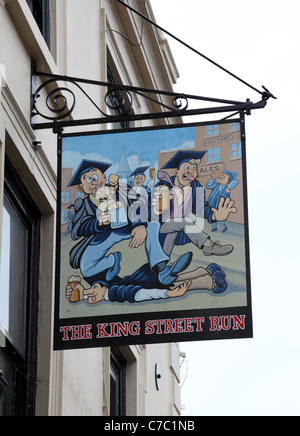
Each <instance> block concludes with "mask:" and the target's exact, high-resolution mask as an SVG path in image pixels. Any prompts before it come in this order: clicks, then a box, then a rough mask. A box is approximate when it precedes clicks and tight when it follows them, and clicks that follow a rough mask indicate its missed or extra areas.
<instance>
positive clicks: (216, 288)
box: [65, 264, 227, 304]
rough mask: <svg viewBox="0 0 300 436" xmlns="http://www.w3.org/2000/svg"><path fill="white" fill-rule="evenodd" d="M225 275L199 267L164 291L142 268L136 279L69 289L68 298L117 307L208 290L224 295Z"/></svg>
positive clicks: (216, 267) (145, 267)
mask: <svg viewBox="0 0 300 436" xmlns="http://www.w3.org/2000/svg"><path fill="white" fill-rule="evenodd" d="M225 277H226V275H225V273H224V271H222V270H221V268H220V266H219V265H217V264H210V265H209V266H208V267H207V268H202V267H199V268H197V269H195V270H194V271H190V272H186V273H182V274H179V275H178V277H177V278H176V281H175V282H174V283H173V284H172V285H171V286H168V287H163V286H162V285H161V284H160V283H159V282H157V279H156V277H155V274H154V273H153V272H152V271H151V270H150V269H149V266H148V265H143V266H142V267H141V268H139V269H138V270H137V271H136V272H135V273H134V274H133V275H131V276H128V277H124V278H123V279H121V278H119V277H116V278H115V279H114V280H112V282H111V283H107V282H104V281H102V282H97V283H95V284H94V285H93V286H91V287H90V288H88V289H84V287H83V286H82V285H81V284H77V285H76V287H75V288H72V287H71V286H69V285H68V286H67V287H66V294H65V296H66V298H67V299H68V300H69V299H70V298H71V295H72V293H73V292H74V291H75V292H79V295H80V297H79V301H81V302H82V301H86V302H87V303H88V304H96V303H101V302H102V301H110V302H114V303H115V302H117V303H124V302H128V303H141V302H145V301H151V300H166V299H170V298H179V297H182V296H183V295H185V293H186V292H187V291H188V290H198V291H199V290H209V291H212V292H213V293H215V294H222V293H224V292H225V291H226V289H227V282H226V280H225Z"/></svg>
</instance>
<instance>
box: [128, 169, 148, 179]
mask: <svg viewBox="0 0 300 436" xmlns="http://www.w3.org/2000/svg"><path fill="white" fill-rule="evenodd" d="M148 168H150V167H139V168H137V169H136V170H134V171H133V172H132V173H131V174H130V176H129V177H133V176H138V175H139V174H142V175H143V176H144V175H145V174H144V173H145V171H147V169H148Z"/></svg>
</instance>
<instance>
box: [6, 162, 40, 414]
mask: <svg viewBox="0 0 300 436" xmlns="http://www.w3.org/2000/svg"><path fill="white" fill-rule="evenodd" d="M4 195H5V197H6V199H7V200H8V201H9V202H10V205H11V206H12V207H13V208H14V210H15V212H16V214H18V216H19V217H20V219H21V221H22V222H23V223H24V226H26V229H27V244H26V256H27V269H28V271H27V274H26V283H25V286H26V293H25V299H26V301H25V302H24V327H23V329H24V344H25V345H24V350H23V352H22V350H20V349H18V347H17V346H16V344H14V341H13V340H12V338H11V337H10V336H9V333H7V334H6V347H3V348H0V353H1V356H2V359H4V361H7V362H10V365H13V368H14V370H13V376H14V379H13V388H12V392H13V396H12V398H11V399H10V403H11V407H10V408H9V410H6V411H5V413H6V414H7V415H8V416H34V415H35V397H36V383H37V323H38V277H39V255H40V219H41V214H40V211H39V210H38V208H37V206H36V205H35V203H34V202H33V200H32V198H31V197H30V195H29V193H28V191H27V189H26V188H25V186H24V185H23V183H22V181H21V179H20V178H19V177H18V174H17V172H16V170H15V169H14V167H13V165H12V164H11V162H10V161H9V160H8V159H7V158H6V160H5V176H4ZM3 376H4V377H5V374H3ZM6 381H7V382H8V383H11V380H6ZM5 416H6V415H5Z"/></svg>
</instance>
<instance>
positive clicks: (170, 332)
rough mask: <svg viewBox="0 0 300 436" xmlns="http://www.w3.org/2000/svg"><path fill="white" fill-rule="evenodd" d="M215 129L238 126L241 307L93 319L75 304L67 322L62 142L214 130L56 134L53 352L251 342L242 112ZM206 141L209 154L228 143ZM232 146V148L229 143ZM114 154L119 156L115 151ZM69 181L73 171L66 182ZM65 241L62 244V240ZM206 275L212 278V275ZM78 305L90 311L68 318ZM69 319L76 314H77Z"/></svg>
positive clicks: (219, 138) (219, 139)
mask: <svg viewBox="0 0 300 436" xmlns="http://www.w3.org/2000/svg"><path fill="white" fill-rule="evenodd" d="M217 123H218V125H219V126H220V127H221V126H227V127H228V126H234V125H236V126H239V135H240V136H239V141H238V142H239V145H238V146H237V150H236V151H237V153H240V154H241V155H242V158H241V159H240V165H241V173H242V174H240V184H241V185H242V193H243V195H242V204H241V205H240V206H241V207H242V208H243V234H244V237H243V244H242V252H243V253H242V254H243V256H244V259H245V270H244V271H243V274H244V278H243V282H244V283H245V289H244V290H243V292H245V303H244V304H243V305H233V306H230V307H222V306H219V307H209V308H201V309H199V308H195V309H194V308H189V309H185V308H183V309H181V308H180V305H179V306H178V307H177V310H174V309H172V310H164V311H160V310H158V311H150V312H147V311H146V310H144V311H142V312H140V313H134V312H133V313H132V312H130V311H128V309H127V311H125V313H118V314H111V313H108V314H105V315H103V314H102V315H95V316H93V310H92V309H93V307H96V306H93V304H90V305H89V304H88V303H86V302H84V301H80V302H78V303H73V304H70V312H69V313H68V314H67V316H62V304H64V303H62V301H64V299H65V298H66V297H65V295H64V293H65V290H64V289H63V288H62V286H61V275H62V270H64V268H63V267H62V242H64V241H63V238H64V234H63V233H62V231H61V227H62V224H61V221H62V212H63V207H62V205H63V203H67V202H66V201H63V200H68V199H67V198H66V197H65V193H64V192H65V191H64V189H63V188H64V186H63V185H64V183H65V182H64V181H63V177H62V168H63V167H62V165H63V153H64V142H65V141H67V140H68V141H71V140H72V138H81V139H82V140H83V139H84V138H91V137H93V138H95V137H96V136H97V137H99V138H104V136H103V135H106V138H113V136H111V135H135V134H138V135H140V134H143V133H145V134H147V135H149V134H150V135H151V133H152V132H171V130H172V131H175V130H176V129H204V128H206V126H211V127H212V128H213V126H214V125H216V122H215V121H214V122H211V123H210V122H202V123H193V124H180V125H170V126H162V127H149V128H140V129H128V130H124V131H122V132H120V130H111V131H100V132H95V131H93V132H83V133H80V134H78V133H68V134H59V135H58V200H57V238H56V241H57V242H56V274H55V280H56V286H55V288H56V290H55V322H54V350H64V349H77V348H93V347H109V346H123V345H137V344H151V343H153V344H154V343H168V342H184V341H201V340H219V339H238V338H252V337H253V327H252V307H251V280H250V254H249V224H248V202H247V174H246V141H245V120H244V114H243V112H240V113H239V116H237V117H236V118H230V119H224V120H222V121H218V122H217ZM178 132H179V130H178ZM233 132H234V134H233V140H234V137H235V136H234V135H235V134H236V133H237V132H235V131H233ZM211 138H212V141H211V142H210V144H212V145H213V146H214V145H215V146H216V147H210V148H217V147H218V146H220V147H221V146H222V144H223V146H224V145H225V144H227V143H228V141H227V142H226V141H225V140H224V141H222V135H215V134H214V132H212V136H211ZM229 140H230V139H229ZM233 143H235V142H234V141H233ZM236 144H237V142H236ZM206 148H207V147H206ZM100 149H101V147H100ZM100 151H101V153H100V154H103V150H102V149H101V150H100ZM125 151H126V149H125ZM175 151H176V150H174V154H175ZM206 151H207V150H206ZM118 152H120V150H119V149H118ZM150 152H151V150H149V153H150ZM213 158H214V157H213ZM131 170H133V168H131ZM73 176H74V168H73V173H72V177H73ZM79 176H80V174H79ZM65 239H67V237H66V238H65ZM68 243H69V241H68ZM217 260H218V259H217ZM209 262H211V264H216V263H217V262H216V257H215V256H212V257H211V258H210V260H209ZM211 273H212V275H213V272H212V271H211ZM74 275H75V273H74ZM214 280H215V279H214ZM215 284H216V283H215ZM226 292H228V289H226V291H225V293H226ZM217 297H218V295H216V298H217ZM187 298H188V297H187ZM221 298H222V296H221ZM66 300H68V299H66ZM96 304H99V303H96ZM104 304H107V305H119V306H121V305H122V304H123V303H111V302H105V303H104ZM137 304H139V303H137ZM142 304H146V303H142ZM165 304H167V303H164V305H165ZM80 305H85V306H88V308H89V309H90V310H89V315H85V316H78V315H75V316H72V315H71V314H72V311H73V308H75V307H77V308H78V307H80ZM126 305H127V306H128V303H126ZM82 307H83V306H82ZM124 307H125V306H124ZM130 307H132V306H130ZM158 307H159V306H158ZM130 310H131V309H130ZM74 313H76V314H77V313H78V310H77V311H75V312H74ZM65 315H66V311H65Z"/></svg>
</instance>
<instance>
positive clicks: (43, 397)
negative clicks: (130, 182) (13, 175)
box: [0, 0, 180, 416]
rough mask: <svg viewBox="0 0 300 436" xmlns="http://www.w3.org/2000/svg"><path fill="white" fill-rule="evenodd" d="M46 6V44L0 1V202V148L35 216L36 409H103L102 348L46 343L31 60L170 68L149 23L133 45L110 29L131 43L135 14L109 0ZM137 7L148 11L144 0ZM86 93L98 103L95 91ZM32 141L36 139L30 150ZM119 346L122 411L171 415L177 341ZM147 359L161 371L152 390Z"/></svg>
mask: <svg viewBox="0 0 300 436" xmlns="http://www.w3.org/2000/svg"><path fill="white" fill-rule="evenodd" d="M131 3H132V4H134V6H135V7H138V6H141V4H142V2H136V1H134V2H131ZM50 4H51V52H50V51H49V49H48V47H47V45H46V43H45V41H44V39H43V37H42V35H41V34H40V31H39V29H38V27H37V25H36V23H35V20H34V18H33V16H32V14H31V12H30V9H29V7H28V5H27V3H26V1H25V0H0V64H2V65H4V67H5V79H6V82H5V83H4V84H5V86H2V87H0V205H2V201H3V178H4V153H6V154H7V156H8V157H9V158H10V160H11V161H12V163H13V165H14V167H15V169H16V171H17V172H18V174H19V175H20V177H21V178H22V180H23V182H24V184H25V185H26V187H27V188H28V190H29V192H30V194H31V196H32V197H33V200H34V201H35V203H36V204H37V206H38V207H39V209H40V211H41V214H42V223H41V247H40V272H39V284H40V290H39V292H40V295H39V325H38V377H37V378H38V380H37V401H36V414H37V415H50V416H61V415H62V416H79V415H81V416H82V415H83V416H94V415H95V416H101V415H109V356H110V354H109V349H90V350H76V351H64V352H63V351H56V352H53V351H52V330H53V329H52V324H53V303H54V277H55V268H54V254H55V212H56V165H57V155H56V150H57V143H56V135H55V134H53V132H52V131H36V132H34V131H33V130H32V128H31V126H30V95H31V62H32V60H33V61H34V62H35V63H36V64H37V67H38V70H40V71H45V72H51V73H54V74H65V75H69V76H75V77H83V78H86V79H94V80H102V81H106V65H107V62H110V63H111V65H112V64H114V67H113V68H115V70H116V71H117V73H118V75H119V78H120V80H121V81H122V82H123V83H124V84H127V85H135V86H143V87H149V88H153V89H163V90H171V88H172V85H173V83H174V81H175V80H176V78H177V76H178V72H177V69H176V66H175V64H174V61H173V58H172V55H171V53H170V50H169V47H168V44H167V42H166V40H165V39H164V38H163V36H162V34H161V33H160V32H159V31H158V30H157V29H152V28H151V27H150V26H149V25H144V31H143V45H142V46H140V47H134V46H133V45H131V44H128V42H126V41H125V39H123V38H122V37H120V36H119V35H118V34H116V33H115V32H112V30H118V31H119V32H121V33H123V34H126V37H127V38H128V39H129V40H131V41H132V42H134V43H139V42H140V35H139V32H140V29H141V19H140V18H138V17H136V16H134V15H133V14H132V13H131V12H129V11H127V10H126V9H125V8H122V7H121V5H120V4H118V3H117V2H114V1H112V0H85V1H83V0H50ZM147 11H148V13H149V14H150V16H151V18H153V16H152V9H151V5H150V4H149V2H148V1H147ZM107 48H108V50H107ZM39 83H40V81H39V80H37V82H36V86H38V85H39ZM90 92H91V97H92V98H94V99H95V101H97V102H99V104H101V105H102V107H103V90H99V89H97V88H94V89H91V90H90ZM149 104H150V103H145V101H142V100H141V99H140V98H138V97H135V100H134V109H135V112H136V113H143V112H144V111H145V110H147V111H148V110H151V106H149ZM93 116H95V110H94V109H93V108H92V107H90V106H88V104H87V103H86V102H84V99H80V98H79V101H78V102H77V109H76V117H81V118H83V117H93ZM96 116H99V114H96ZM156 123H157V124H159V123H164V121H156ZM148 124H151V123H150V122H147V123H145V122H144V123H137V124H136V126H140V125H148ZM93 128H94V129H95V128H97V129H98V130H99V129H103V128H105V127H104V126H103V125H102V126H96V127H93ZM88 130H92V128H91V127H90V128H88ZM34 140H37V141H41V147H39V148H38V149H37V150H36V151H35V150H34V149H33V148H32V142H33V141H34ZM122 353H123V355H124V357H125V358H126V360H127V414H128V415H131V416H134V415H139V416H143V415H148V416H150V415H160V416H162V415H165V416H169V415H177V414H179V413H180V391H179V385H178V382H179V349H178V346H177V345H176V344H168V345H149V346H134V347H125V348H122ZM156 363H158V364H159V366H160V368H161V373H162V378H161V389H160V390H159V391H158V390H157V389H156V385H155V364H156Z"/></svg>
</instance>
